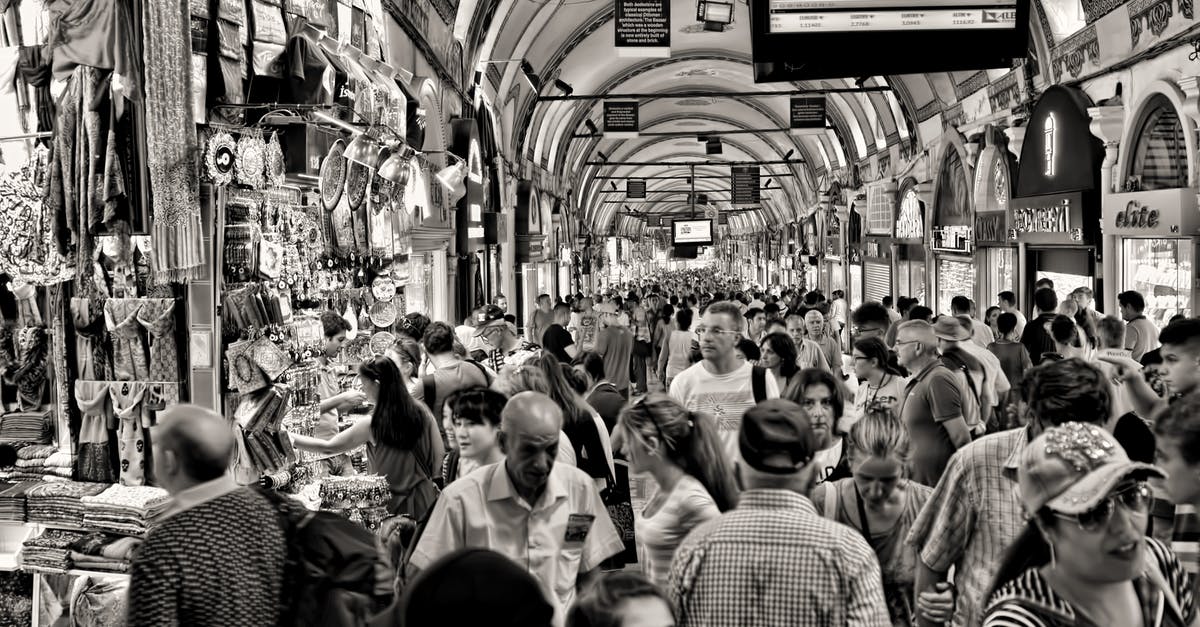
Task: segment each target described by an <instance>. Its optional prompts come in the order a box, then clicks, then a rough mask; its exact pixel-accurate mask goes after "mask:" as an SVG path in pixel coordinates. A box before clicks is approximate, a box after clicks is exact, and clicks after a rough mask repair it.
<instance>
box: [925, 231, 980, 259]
mask: <svg viewBox="0 0 1200 627" xmlns="http://www.w3.org/2000/svg"><path fill="white" fill-rule="evenodd" d="M932 230H933V233H932V235H933V245H932V246H931V247H930V248H932V249H933V250H936V251H938V252H943V253H958V254H961V255H969V254H971V250H972V244H973V243H974V241H973V237H974V229H972V228H971V227H969V226H964V225H961V224H956V225H952V226H935V227H933V229H932Z"/></svg>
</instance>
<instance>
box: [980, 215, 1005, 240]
mask: <svg viewBox="0 0 1200 627" xmlns="http://www.w3.org/2000/svg"><path fill="white" fill-rule="evenodd" d="M1004 216H1005V214H1003V213H991V214H988V213H977V214H975V241H977V242H979V243H984V242H1003V241H1004V240H1005V235H1006V233H1005V232H1004Z"/></svg>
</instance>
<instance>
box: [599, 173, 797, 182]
mask: <svg viewBox="0 0 1200 627" xmlns="http://www.w3.org/2000/svg"><path fill="white" fill-rule="evenodd" d="M759 175H760V176H768V177H772V178H788V177H795V176H796V175H795V174H794V173H792V172H780V173H778V174H776V173H774V172H760V173H759ZM592 178H594V179H600V180H605V181H607V180H613V181H630V180H632V181H686V180H689V179H721V180H723V181H727V180H729V175H728V174H697V175H696V176H683V175H680V176H672V175H653V176H613V175H598V176H593V177H592Z"/></svg>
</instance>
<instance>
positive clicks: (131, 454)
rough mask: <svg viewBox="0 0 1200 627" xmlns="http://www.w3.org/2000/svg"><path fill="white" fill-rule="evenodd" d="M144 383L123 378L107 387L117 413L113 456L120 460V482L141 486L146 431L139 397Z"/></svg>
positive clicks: (144, 480) (141, 395)
mask: <svg viewBox="0 0 1200 627" xmlns="http://www.w3.org/2000/svg"><path fill="white" fill-rule="evenodd" d="M145 394H146V384H145V383H144V382H142V381H124V382H121V383H113V384H111V385H109V386H108V395H109V397H110V398H111V399H112V405H113V412H114V413H115V414H116V415H117V456H118V457H119V458H120V460H121V485H133V486H136V485H145V483H146V475H147V474H148V472H149V470H150V468H149V467H148V466H147V465H146V451H147V449H148V447H147V446H146V433H145V431H144V429H143V426H142V425H143V420H144V418H143V415H142V397H143V396H144V395H145Z"/></svg>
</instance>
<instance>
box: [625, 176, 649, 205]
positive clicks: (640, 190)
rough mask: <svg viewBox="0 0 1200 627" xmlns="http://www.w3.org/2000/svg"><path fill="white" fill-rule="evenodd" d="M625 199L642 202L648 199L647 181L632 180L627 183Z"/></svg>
mask: <svg viewBox="0 0 1200 627" xmlns="http://www.w3.org/2000/svg"><path fill="white" fill-rule="evenodd" d="M625 197H626V198H628V199H630V200H641V199H644V198H645V197H646V179H630V180H628V181H626V182H625Z"/></svg>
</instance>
